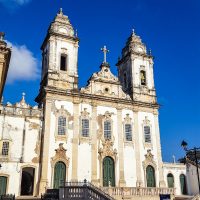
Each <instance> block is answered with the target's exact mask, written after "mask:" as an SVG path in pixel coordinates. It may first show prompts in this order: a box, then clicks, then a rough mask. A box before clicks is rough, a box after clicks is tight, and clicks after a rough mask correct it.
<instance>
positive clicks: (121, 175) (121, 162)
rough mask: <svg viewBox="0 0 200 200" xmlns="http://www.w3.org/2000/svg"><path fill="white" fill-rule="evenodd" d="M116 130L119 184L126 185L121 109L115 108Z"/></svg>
mask: <svg viewBox="0 0 200 200" xmlns="http://www.w3.org/2000/svg"><path fill="white" fill-rule="evenodd" d="M117 131H118V150H119V186H120V187H124V186H125V185H126V182H125V179H124V151H123V150H124V149H123V133H122V109H121V108H117Z"/></svg>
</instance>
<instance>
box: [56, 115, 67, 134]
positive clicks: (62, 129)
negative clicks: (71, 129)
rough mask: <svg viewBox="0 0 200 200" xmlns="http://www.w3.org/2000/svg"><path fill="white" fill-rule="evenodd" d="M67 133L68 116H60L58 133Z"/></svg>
mask: <svg viewBox="0 0 200 200" xmlns="http://www.w3.org/2000/svg"><path fill="white" fill-rule="evenodd" d="M65 134H66V117H63V116H60V117H58V135H65Z"/></svg>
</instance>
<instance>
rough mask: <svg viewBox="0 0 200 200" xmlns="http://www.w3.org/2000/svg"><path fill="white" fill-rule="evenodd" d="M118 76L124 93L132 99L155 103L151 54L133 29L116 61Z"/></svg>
mask: <svg viewBox="0 0 200 200" xmlns="http://www.w3.org/2000/svg"><path fill="white" fill-rule="evenodd" d="M116 65H117V67H118V77H119V80H120V82H121V84H122V88H123V90H124V92H125V93H127V94H129V95H130V96H131V98H132V99H133V100H134V101H142V102H146V103H156V91H155V88H154V77H153V56H152V55H151V52H149V53H147V50H146V46H145V44H143V43H142V40H141V39H140V37H139V36H137V35H136V34H135V32H134V30H133V32H132V34H131V35H130V37H129V38H128V40H127V42H126V45H125V47H124V48H123V49H122V56H121V58H119V60H118V63H117V64H116Z"/></svg>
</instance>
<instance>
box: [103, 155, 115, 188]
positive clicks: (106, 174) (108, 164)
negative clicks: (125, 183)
mask: <svg viewBox="0 0 200 200" xmlns="http://www.w3.org/2000/svg"><path fill="white" fill-rule="evenodd" d="M109 185H111V186H113V187H114V186H115V164H114V160H113V159H112V158H111V157H105V158H104V159H103V186H104V187H106V186H109Z"/></svg>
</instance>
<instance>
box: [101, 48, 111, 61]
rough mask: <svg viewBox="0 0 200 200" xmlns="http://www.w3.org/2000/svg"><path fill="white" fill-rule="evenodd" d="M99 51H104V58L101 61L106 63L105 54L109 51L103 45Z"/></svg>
mask: <svg viewBox="0 0 200 200" xmlns="http://www.w3.org/2000/svg"><path fill="white" fill-rule="evenodd" d="M101 51H103V53H104V60H103V62H104V63H106V54H107V53H108V52H109V50H108V49H107V48H106V46H105V45H104V47H103V48H101Z"/></svg>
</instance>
